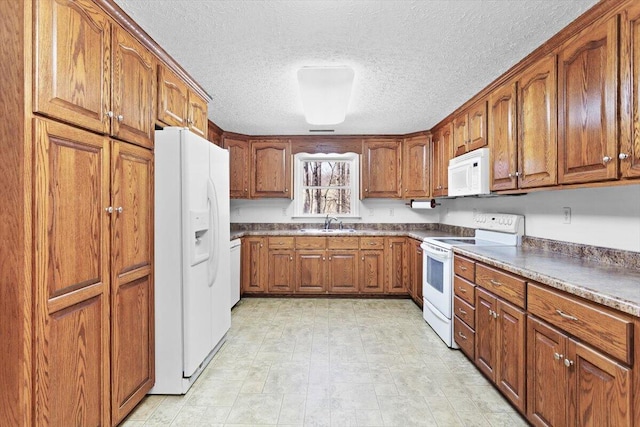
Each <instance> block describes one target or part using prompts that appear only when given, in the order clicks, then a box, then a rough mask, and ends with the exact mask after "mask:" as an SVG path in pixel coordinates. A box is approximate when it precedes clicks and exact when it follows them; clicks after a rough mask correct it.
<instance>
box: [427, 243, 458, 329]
mask: <svg viewBox="0 0 640 427" xmlns="http://www.w3.org/2000/svg"><path fill="white" fill-rule="evenodd" d="M420 247H421V248H422V250H423V255H422V260H423V261H422V278H423V279H422V295H423V297H424V299H425V301H428V302H429V303H430V304H431V305H432V306H433V307H435V308H436V309H437V310H438V311H439V312H440V313H442V315H444V316H445V317H446V318H447V319H451V311H452V308H451V306H452V304H453V300H452V297H451V290H452V288H453V283H452V281H453V280H452V279H453V277H452V275H451V271H452V269H451V264H452V257H453V256H452V251H451V250H449V249H444V248H441V247H439V246H436V245H433V244H431V243H429V242H423V243H422V244H421V245H420Z"/></svg>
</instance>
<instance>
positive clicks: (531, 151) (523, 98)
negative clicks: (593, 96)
mask: <svg viewBox="0 0 640 427" xmlns="http://www.w3.org/2000/svg"><path fill="white" fill-rule="evenodd" d="M516 100H517V102H516ZM556 117H557V102H556V57H555V55H550V56H547V57H545V58H543V59H541V60H540V61H538V62H536V63H535V64H533V65H531V66H530V67H529V68H528V69H526V70H525V71H524V72H523V73H522V74H521V75H520V76H519V77H517V79H516V81H511V82H508V83H506V84H505V85H503V86H502V87H500V88H498V89H496V90H495V91H494V92H493V93H491V96H490V98H489V141H490V142H491V143H490V147H491V159H492V165H493V167H492V178H491V190H492V191H497V190H511V189H516V188H530V187H540V186H546V185H555V184H556V170H557V167H556V166H557V140H556V120H555V119H556Z"/></svg>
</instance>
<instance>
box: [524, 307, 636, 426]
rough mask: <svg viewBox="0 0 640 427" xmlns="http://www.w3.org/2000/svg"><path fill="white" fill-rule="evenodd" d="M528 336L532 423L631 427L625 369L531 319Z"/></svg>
mask: <svg viewBox="0 0 640 427" xmlns="http://www.w3.org/2000/svg"><path fill="white" fill-rule="evenodd" d="M527 334H528V346H527V350H528V354H529V359H528V363H527V383H528V399H527V400H528V404H527V418H528V419H529V421H530V422H531V423H532V424H533V425H535V426H565V425H568V426H632V425H633V412H632V408H633V405H632V387H633V385H632V381H631V380H632V378H633V377H632V375H631V369H630V368H628V367H627V366H625V365H623V364H621V363H620V362H617V361H616V360H614V359H612V358H609V357H607V356H606V355H604V354H602V353H600V352H599V351H597V350H594V349H592V348H590V347H588V346H586V345H584V344H582V343H580V342H579V341H577V340H575V339H573V338H570V337H568V336H567V335H565V334H563V333H562V332H561V331H559V330H557V329H556V328H554V327H552V326H550V325H548V324H546V323H545V322H543V321H540V320H538V319H535V318H533V317H529V319H528V320H527Z"/></svg>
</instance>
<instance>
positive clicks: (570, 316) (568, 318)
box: [556, 309, 578, 321]
mask: <svg viewBox="0 0 640 427" xmlns="http://www.w3.org/2000/svg"><path fill="white" fill-rule="evenodd" d="M556 313H558V314H559V315H560V316H561V317H563V318H565V319H567V320H575V321H578V318H577V317H575V316H572V315H570V314H567V313H563V312H562V310H558V309H556Z"/></svg>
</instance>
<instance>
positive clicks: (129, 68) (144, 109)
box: [111, 25, 156, 147]
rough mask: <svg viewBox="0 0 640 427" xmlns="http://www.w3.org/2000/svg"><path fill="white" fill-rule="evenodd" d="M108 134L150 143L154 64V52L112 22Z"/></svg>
mask: <svg viewBox="0 0 640 427" xmlns="http://www.w3.org/2000/svg"><path fill="white" fill-rule="evenodd" d="M112 40H113V42H112V44H111V46H112V49H113V67H112V82H113V86H112V96H111V107H112V110H113V114H114V117H113V118H112V120H111V123H112V125H111V134H112V135H113V136H115V137H116V138H119V139H122V140H124V141H128V142H133V143H134V144H138V145H142V146H143V147H153V132H154V129H155V127H154V120H155V109H154V108H155V105H156V103H155V100H156V64H155V60H154V57H153V55H152V54H151V52H149V51H148V50H147V49H146V48H145V47H144V46H142V45H141V44H140V43H138V41H136V40H135V39H134V38H133V37H132V36H131V35H130V34H129V33H127V32H126V31H124V30H123V29H121V28H120V27H118V26H115V25H114V26H113V34H112Z"/></svg>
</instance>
